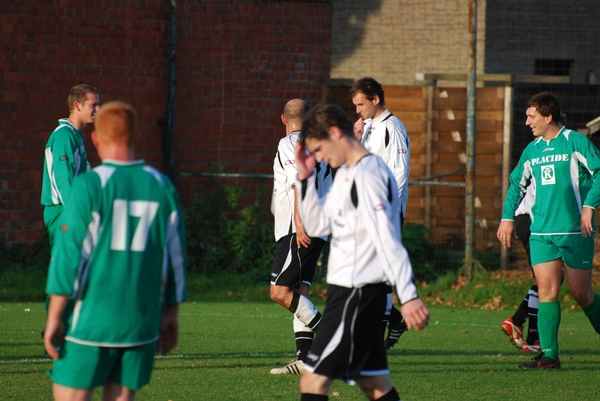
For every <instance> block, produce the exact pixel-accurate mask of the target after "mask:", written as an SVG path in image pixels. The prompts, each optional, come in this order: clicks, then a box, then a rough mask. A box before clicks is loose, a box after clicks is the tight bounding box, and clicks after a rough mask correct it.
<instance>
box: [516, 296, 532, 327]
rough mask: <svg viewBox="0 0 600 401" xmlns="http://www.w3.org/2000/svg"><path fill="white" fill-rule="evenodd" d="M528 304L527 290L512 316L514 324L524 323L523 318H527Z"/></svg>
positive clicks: (520, 325) (521, 324) (520, 324)
mask: <svg viewBox="0 0 600 401" xmlns="http://www.w3.org/2000/svg"><path fill="white" fill-rule="evenodd" d="M528 304H529V291H528V292H527V295H525V298H523V301H522V302H521V304H520V305H519V308H518V309H517V311H516V312H515V314H514V315H513V316H512V321H513V323H514V325H515V326H519V327H523V325H524V324H525V320H527V312H528V309H529V307H528Z"/></svg>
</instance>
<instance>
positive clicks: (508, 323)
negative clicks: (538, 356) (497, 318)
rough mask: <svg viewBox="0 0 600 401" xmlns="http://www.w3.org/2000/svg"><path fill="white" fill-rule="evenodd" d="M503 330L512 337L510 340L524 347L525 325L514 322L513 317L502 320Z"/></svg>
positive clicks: (517, 345)
mask: <svg viewBox="0 0 600 401" xmlns="http://www.w3.org/2000/svg"><path fill="white" fill-rule="evenodd" d="M501 327H502V331H503V332H504V333H505V334H506V335H507V336H508V337H509V338H510V342H511V343H513V344H514V345H515V347H517V348H523V327H519V326H517V325H515V324H514V323H513V320H512V317H509V318H508V319H506V320H505V321H503V322H502V326H501Z"/></svg>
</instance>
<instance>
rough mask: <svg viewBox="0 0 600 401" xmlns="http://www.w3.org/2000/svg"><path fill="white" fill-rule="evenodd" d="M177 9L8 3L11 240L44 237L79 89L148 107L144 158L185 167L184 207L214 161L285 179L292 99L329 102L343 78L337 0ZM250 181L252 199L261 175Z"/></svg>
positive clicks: (57, 1)
mask: <svg viewBox="0 0 600 401" xmlns="http://www.w3.org/2000/svg"><path fill="white" fill-rule="evenodd" d="M100 5H101V6H102V7H100ZM170 5H171V2H170V1H169V0H138V1H134V0H112V1H105V2H100V3H90V2H85V1H82V0H45V1H43V0H21V1H19V2H2V3H1V4H0V26H1V28H0V46H1V50H0V74H1V77H2V78H1V80H0V82H1V84H0V85H1V86H0V87H1V92H0V140H1V143H2V146H1V148H0V152H1V153H0V189H1V191H0V238H1V239H4V240H6V241H7V243H9V244H10V243H16V242H25V243H32V242H34V241H36V240H37V239H39V238H40V237H41V236H42V235H43V232H44V227H43V223H42V207H41V206H40V204H39V198H40V190H41V179H42V167H43V150H44V145H45V143H46V141H47V138H48V135H49V134H50V132H52V130H53V129H54V128H55V127H56V125H57V120H58V119H59V118H64V117H67V116H68V108H67V104H66V98H67V94H68V91H69V89H70V88H71V86H73V85H74V84H77V83H88V84H91V85H94V86H96V87H97V88H98V89H99V91H100V100H101V101H102V102H106V101H109V100H115V99H119V100H124V101H127V102H130V103H132V104H133V105H134V106H135V107H136V109H137V111H138V115H139V120H140V130H141V132H142V134H143V140H142V142H141V143H140V144H139V146H138V149H137V155H136V156H138V157H141V158H144V159H146V160H147V161H148V162H149V163H150V164H152V165H154V166H156V167H158V168H160V169H163V170H165V171H167V172H170V171H172V172H173V173H174V177H175V180H176V182H177V184H178V186H179V188H180V191H181V193H182V200H183V202H184V204H186V203H187V202H189V201H190V198H191V190H192V188H193V185H194V182H195V180H196V178H195V175H196V174H198V173H202V172H208V171H209V170H210V165H211V163H213V162H215V163H219V164H221V165H223V166H224V167H225V169H226V171H227V172H230V173H241V174H248V173H260V174H270V173H272V162H273V155H274V153H275V150H276V145H277V139H278V138H279V137H280V136H281V135H283V127H282V125H281V123H280V120H279V115H280V114H281V111H282V109H283V106H284V104H285V102H286V101H287V100H288V99H290V98H293V97H301V98H304V99H306V100H307V101H308V102H309V103H311V104H313V103H316V102H318V101H319V100H320V96H321V81H322V80H323V79H326V78H328V77H329V71H330V53H331V49H330V46H331V39H330V38H331V20H332V6H331V2H330V1H293V0H290V1H268V0H248V1H235V0H220V1H202V2H199V1H192V0H189V1H178V2H177V8H176V10H175V11H174V13H173V9H172V8H171V7H170ZM171 28H173V29H174V32H176V36H172V37H171V38H172V44H174V47H173V48H174V49H175V50H176V53H175V55H174V58H173V59H171V58H169V32H170V29H171ZM170 61H173V65H174V69H173V70H172V72H171V75H169V71H171V70H169V68H168V66H169V63H170ZM169 89H172V90H174V95H175V96H174V99H173V101H172V103H171V106H172V107H171V108H169V96H168V95H169ZM169 110H171V111H172V114H171V117H170V118H171V121H173V130H172V135H171V136H170V135H169V130H168V128H167V125H168V124H166V123H167V122H168V121H169V115H168V113H169ZM171 138H172V139H171ZM169 144H172V148H170V146H169ZM86 149H87V151H88V155H89V157H90V161H91V164H92V167H94V166H96V165H98V164H99V160H98V157H97V155H96V153H95V150H94V147H93V145H92V143H91V141H90V140H89V135H88V136H86ZM170 149H172V150H170ZM259 180H260V184H261V185H270V181H268V180H267V181H265V180H266V179H265V178H260V179H259ZM239 184H240V185H245V186H246V188H244V189H245V193H247V194H250V195H251V194H252V193H253V192H254V186H255V185H256V182H253V180H241V181H240V182H239Z"/></svg>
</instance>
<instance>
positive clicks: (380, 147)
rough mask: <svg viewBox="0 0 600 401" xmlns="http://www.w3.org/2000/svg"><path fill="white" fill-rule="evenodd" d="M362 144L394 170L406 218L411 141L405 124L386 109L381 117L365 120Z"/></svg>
mask: <svg viewBox="0 0 600 401" xmlns="http://www.w3.org/2000/svg"><path fill="white" fill-rule="evenodd" d="M361 142H362V144H363V145H364V147H365V148H366V149H367V150H368V151H369V152H371V153H373V154H375V155H377V156H379V157H381V158H382V159H383V160H384V161H385V164H387V166H388V167H389V168H390V170H392V174H393V175H394V178H395V179H396V185H397V186H398V197H399V198H400V208H401V209H400V210H401V211H402V215H403V216H406V205H407V204H408V174H409V171H410V140H409V139H408V134H407V133H406V128H404V124H402V121H400V120H399V119H398V117H396V116H394V115H393V114H392V113H390V111H389V110H387V109H386V110H385V111H384V112H383V113H382V114H381V115H380V116H379V117H377V118H373V119H369V120H365V133H364V135H363V137H362V140H361Z"/></svg>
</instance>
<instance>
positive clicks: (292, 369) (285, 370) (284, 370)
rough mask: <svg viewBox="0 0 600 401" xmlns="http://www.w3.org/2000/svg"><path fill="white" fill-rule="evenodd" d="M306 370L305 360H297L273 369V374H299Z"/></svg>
mask: <svg viewBox="0 0 600 401" xmlns="http://www.w3.org/2000/svg"><path fill="white" fill-rule="evenodd" d="M302 372H304V362H302V361H301V360H298V359H297V360H295V361H292V362H290V363H288V364H287V365H285V366H282V367H280V368H273V369H271V372H270V373H271V374H272V375H299V374H302Z"/></svg>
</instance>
